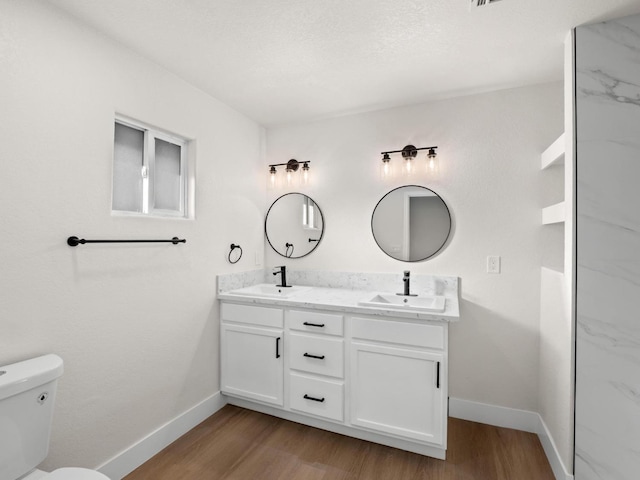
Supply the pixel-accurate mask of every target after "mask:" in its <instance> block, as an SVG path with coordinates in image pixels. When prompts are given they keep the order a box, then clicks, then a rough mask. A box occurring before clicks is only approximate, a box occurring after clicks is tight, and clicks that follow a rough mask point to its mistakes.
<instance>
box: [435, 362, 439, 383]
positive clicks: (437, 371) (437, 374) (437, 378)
mask: <svg viewBox="0 0 640 480" xmlns="http://www.w3.org/2000/svg"><path fill="white" fill-rule="evenodd" d="M436 364H437V365H436V388H440V362H436Z"/></svg>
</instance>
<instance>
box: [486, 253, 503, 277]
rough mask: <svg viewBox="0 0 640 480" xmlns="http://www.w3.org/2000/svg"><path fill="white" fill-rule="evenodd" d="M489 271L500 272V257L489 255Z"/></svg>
mask: <svg viewBox="0 0 640 480" xmlns="http://www.w3.org/2000/svg"><path fill="white" fill-rule="evenodd" d="M487 273H500V257H499V256H494V255H490V256H488V257H487Z"/></svg>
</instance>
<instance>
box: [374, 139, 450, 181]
mask: <svg viewBox="0 0 640 480" xmlns="http://www.w3.org/2000/svg"><path fill="white" fill-rule="evenodd" d="M437 149H438V147H437V146H433V147H416V146H414V145H407V146H406V147H404V148H403V149H402V150H389V151H387V152H380V153H381V154H382V170H381V175H382V177H383V178H386V177H391V176H393V173H394V172H393V166H392V165H391V154H393V153H400V154H401V155H402V159H403V160H404V167H403V170H404V172H405V174H406V175H411V174H412V173H413V172H414V170H415V166H414V162H413V160H414V158H416V157H417V156H418V151H419V150H426V151H427V155H426V160H427V163H426V170H427V172H428V173H436V172H437V171H438V154H437V152H436V150H437Z"/></svg>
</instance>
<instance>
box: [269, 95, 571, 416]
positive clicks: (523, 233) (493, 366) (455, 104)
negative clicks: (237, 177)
mask: <svg viewBox="0 0 640 480" xmlns="http://www.w3.org/2000/svg"><path fill="white" fill-rule="evenodd" d="M562 131H563V87H562V84H561V83H553V84H547V85H539V86H534V87H528V88H519V89H513V90H505V91H499V92H494V93H488V94H483V95H474V96H468V97H462V98H456V99H450V100H444V101H440V102H435V103H430V104H424V105H416V106H408V107H404V108H397V109H392V110H385V111H380V112H374V113H367V114H360V115H352V116H345V117H341V118H336V119H330V120H326V121H320V122H315V123H310V124H305V125H292V126H282V127H277V128H272V129H269V131H268V132H267V159H268V162H269V163H282V162H284V161H286V160H288V159H289V158H296V159H297V160H302V161H307V160H310V161H311V162H312V163H311V171H312V175H313V179H312V184H311V186H310V187H308V188H306V189H304V191H303V193H307V194H308V195H309V196H311V197H312V198H313V199H314V200H315V201H316V202H317V203H318V205H319V207H320V208H321V209H322V211H323V214H324V218H325V222H326V231H325V237H324V238H323V240H322V243H321V244H320V245H319V246H318V249H317V250H316V251H315V252H314V253H312V254H311V255H309V256H307V257H305V258H303V259H299V260H284V259H283V258H282V257H280V256H278V255H276V254H275V253H274V252H272V251H271V249H270V248H267V251H266V254H265V263H266V264H267V265H280V264H282V263H285V264H286V265H288V266H290V267H292V268H296V269H317V270H339V271H364V272H398V273H400V272H401V271H402V270H404V269H407V268H408V269H410V270H411V271H412V272H415V273H425V274H427V273H432V274H441V275H454V276H459V277H461V279H462V284H461V288H462V303H461V315H462V319H461V321H460V323H458V324H455V325H453V326H452V328H451V333H450V348H451V353H450V357H449V361H450V369H449V372H450V395H451V396H452V397H458V398H462V399H467V400H474V401H479V402H484V403H489V404H493V405H500V406H506V407H513V408H519V409H525V410H532V411H538V360H539V358H538V357H539V318H540V316H539V315H540V263H541V257H542V253H543V252H542V246H541V241H540V238H541V225H540V209H541V208H542V206H543V202H542V200H541V196H542V194H541V192H542V190H543V185H542V183H541V174H540V166H539V165H540V153H541V152H542V151H543V150H544V149H545V148H546V147H547V146H548V145H549V144H550V143H551V142H552V141H553V140H555V139H556V138H557V137H558V135H559V134H560V133H561V132H562ZM409 143H410V144H413V145H416V146H431V145H434V144H435V145H438V146H439V149H438V154H439V158H440V173H439V175H438V177H437V178H433V179H429V178H427V177H426V174H425V175H421V176H419V177H414V178H412V179H405V178H396V179H395V180H394V181H390V182H386V181H383V180H381V178H380V176H379V170H380V163H381V155H380V152H382V151H385V150H395V149H401V148H403V147H404V146H405V145H406V144H409ZM392 161H396V162H398V157H394V158H393V160H392ZM265 175H266V171H265ZM409 183H417V184H421V185H424V186H426V187H429V188H431V189H433V190H435V191H436V192H437V193H438V194H440V195H441V196H442V198H443V199H444V201H445V202H446V203H447V206H448V207H449V209H450V210H451V212H452V216H453V221H454V228H453V233H452V235H453V236H452V239H451V241H450V243H449V245H448V246H447V247H446V248H445V249H444V250H443V251H442V252H441V253H440V254H439V255H437V256H436V257H434V258H433V259H430V260H428V261H425V262H419V263H403V262H399V261H397V260H394V259H392V258H390V257H388V256H387V255H385V254H384V253H383V252H382V251H380V249H379V248H378V247H377V245H376V243H375V241H374V239H373V236H372V235H371V225H370V222H371V213H372V211H373V209H374V207H375V205H376V203H377V202H378V200H379V199H380V198H381V197H382V196H383V195H384V194H385V193H387V192H388V191H389V190H391V189H392V188H394V187H397V186H399V185H402V184H409ZM280 193H282V192H270V193H269V198H270V199H271V200H273V199H275V198H276V197H277V196H278V195H279V194H280ZM487 255H500V256H502V274H500V275H490V274H487V273H485V266H486V257H487ZM398 287H400V285H398Z"/></svg>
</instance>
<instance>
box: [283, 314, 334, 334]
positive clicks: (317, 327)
mask: <svg viewBox="0 0 640 480" xmlns="http://www.w3.org/2000/svg"><path fill="white" fill-rule="evenodd" d="M342 325H343V317H342V315H336V314H332V313H318V312H303V311H300V310H291V311H290V312H289V328H291V329H292V330H300V331H303V332H312V333H326V334H328V335H342V331H343V326H342Z"/></svg>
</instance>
